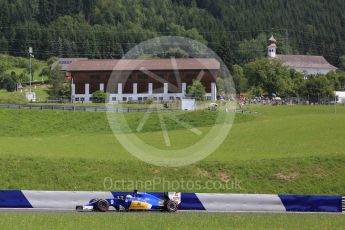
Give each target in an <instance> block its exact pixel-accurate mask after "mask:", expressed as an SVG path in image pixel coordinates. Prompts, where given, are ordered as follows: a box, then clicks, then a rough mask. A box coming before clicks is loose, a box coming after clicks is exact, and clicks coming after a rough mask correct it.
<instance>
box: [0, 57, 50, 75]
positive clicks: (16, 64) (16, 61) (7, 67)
mask: <svg viewBox="0 0 345 230" xmlns="http://www.w3.org/2000/svg"><path fill="white" fill-rule="evenodd" d="M29 66H30V64H29V58H24V57H13V56H9V55H4V54H0V67H1V68H2V69H3V70H4V71H5V73H7V74H11V73H12V72H15V73H16V75H17V76H20V75H21V74H24V75H25V76H26V78H27V79H29V76H30V75H29V73H30V72H29V71H30V69H29ZM45 67H47V63H46V62H44V61H40V60H36V59H32V72H33V75H32V77H33V78H32V79H33V81H36V82H42V76H40V73H41V71H42V69H44V68H45ZM43 80H47V76H43Z"/></svg>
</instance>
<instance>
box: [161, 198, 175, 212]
mask: <svg viewBox="0 0 345 230" xmlns="http://www.w3.org/2000/svg"><path fill="white" fill-rule="evenodd" d="M164 208H165V210H166V211H167V212H176V211H177V209H178V205H177V203H176V202H174V201H172V200H167V201H166V202H165V205H164Z"/></svg>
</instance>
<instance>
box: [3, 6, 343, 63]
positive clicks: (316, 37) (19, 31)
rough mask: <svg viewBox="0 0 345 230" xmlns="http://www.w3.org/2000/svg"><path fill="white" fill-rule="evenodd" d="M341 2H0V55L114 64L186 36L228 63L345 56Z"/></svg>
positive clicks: (333, 58) (331, 60) (337, 58)
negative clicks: (163, 40) (154, 41)
mask: <svg viewBox="0 0 345 230" xmlns="http://www.w3.org/2000/svg"><path fill="white" fill-rule="evenodd" d="M344 12H345V1H344V0H330V1H324V0H304V1H300V0H145V1H144V0H0V52H1V53H7V54H10V55H14V56H25V55H27V47H29V46H32V47H33V48H34V51H35V57H36V58H39V59H47V58H49V57H51V56H60V57H89V58H119V57H121V56H122V55H123V54H124V53H126V52H127V51H128V50H129V49H130V48H132V47H133V46H135V45H136V44H138V43H140V42H141V41H144V40H147V39H149V38H153V37H156V36H163V35H178V36H185V37H190V38H192V39H196V40H198V41H200V42H202V43H204V44H206V45H207V46H208V47H210V48H211V49H213V50H215V51H216V52H217V53H218V54H219V55H220V56H221V58H223V60H224V61H225V62H226V63H227V64H228V65H229V66H232V65H233V64H235V63H238V64H243V63H245V62H248V61H251V60H253V59H254V58H255V57H258V56H262V55H264V54H265V43H266V39H267V37H268V36H269V35H270V34H272V33H273V34H275V35H276V37H277V39H278V41H279V46H280V49H279V52H281V53H295V54H321V55H324V56H325V57H326V58H327V59H328V60H329V61H330V62H331V63H333V64H335V65H338V64H339V57H340V56H342V55H344V54H345V29H344V28H345V14H344Z"/></svg>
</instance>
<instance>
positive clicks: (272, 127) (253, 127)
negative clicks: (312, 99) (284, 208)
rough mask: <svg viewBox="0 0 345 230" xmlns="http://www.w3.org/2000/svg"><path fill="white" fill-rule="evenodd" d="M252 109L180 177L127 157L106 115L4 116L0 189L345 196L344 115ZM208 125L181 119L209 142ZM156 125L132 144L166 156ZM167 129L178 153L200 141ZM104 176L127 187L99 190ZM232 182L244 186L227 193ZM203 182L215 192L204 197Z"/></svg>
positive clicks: (135, 117)
mask: <svg viewBox="0 0 345 230" xmlns="http://www.w3.org/2000/svg"><path fill="white" fill-rule="evenodd" d="M251 109H252V110H255V111H257V112H258V113H257V114H238V115H237V116H236V119H235V123H234V125H233V128H232V131H231V133H230V135H229V136H228V137H227V139H226V141H225V142H224V143H223V144H222V145H221V146H220V148H219V149H217V150H216V152H215V153H213V154H212V155H210V156H209V157H208V158H207V159H205V160H203V161H201V162H198V163H196V164H194V165H192V166H187V167H182V168H176V169H174V168H164V167H155V166H152V165H148V164H146V163H143V162H140V161H138V160H137V159H136V158H134V157H133V156H132V155H130V154H129V153H128V152H127V151H126V150H125V149H124V148H123V147H122V146H121V145H120V144H119V142H118V141H117V140H116V139H115V137H114V136H113V135H112V133H111V130H110V128H109V127H108V123H107V120H106V114H103V113H85V112H57V111H18V110H8V109H3V110H0V118H1V122H0V146H1V150H0V158H1V163H0V164H1V167H0V174H1V175H2V179H1V182H2V183H1V184H2V189H52V190H55V189H58V190H109V189H111V190H132V189H134V188H133V184H131V182H132V181H152V180H153V179H154V178H158V179H159V178H160V179H162V178H164V179H166V180H167V181H174V180H181V179H184V180H190V181H199V182H200V186H198V187H197V186H195V187H190V188H180V189H179V190H181V191H198V192H230V193H301V194H310V193H313V194H344V193H345V189H344V182H343V178H344V176H345V173H344V172H345V170H344V169H345V157H344V155H343V154H344V153H345V152H344V149H345V142H344V135H343V130H345V127H344V126H345V123H344V122H343V120H344V118H345V107H338V110H337V114H334V113H333V108H332V107H327V106H308V107H307V106H295V107H270V106H268V107H252V108H251ZM142 115H143V114H141V113H133V114H127V119H128V121H130V123H131V124H137V123H138V121H139V120H140V118H141V117H142ZM213 116H215V114H214V113H209V112H205V113H200V114H191V115H189V116H186V115H182V117H183V119H184V120H185V121H186V122H191V123H192V124H193V125H194V126H195V127H198V128H199V129H200V130H202V131H203V132H205V133H206V132H207V131H208V130H209V126H208V125H211V124H212V121H213V118H214V117H213ZM181 119H182V118H181ZM156 120H157V119H156V118H155V117H154V116H153V117H152V121H150V122H148V125H147V127H144V130H143V131H144V132H142V133H140V134H138V135H139V136H140V138H142V139H143V140H146V141H147V142H150V141H151V142H150V143H152V144H153V145H155V146H157V147H160V148H163V147H164V140H163V137H162V133H161V132H160V131H158V130H159V129H160V127H157V124H159V123H157V121H156ZM134 127H136V126H135V125H134ZM167 127H168V130H170V131H169V136H170V137H171V140H172V143H174V144H175V145H174V146H173V147H174V148H183V147H185V146H188V145H189V144H190V143H192V142H194V141H196V140H197V139H195V137H193V136H192V135H190V132H189V131H186V130H183V129H182V128H181V127H179V126H176V125H175V126H174V125H173V124H169V123H168V125H167ZM123 135H126V134H123ZM176 143H178V144H176ZM186 154H188V153H186ZM133 169H136V170H133ZM106 177H110V178H111V180H112V181H116V180H122V179H124V180H125V185H124V186H120V187H118V186H110V187H109V186H108V187H109V188H108V187H107V186H106V187H105V186H104V184H103V182H104V178H106ZM236 180H237V181H240V182H239V184H240V187H238V186H235V187H233V186H231V183H233V182H235V181H236ZM209 181H213V182H215V181H216V183H218V184H219V186H218V187H210V188H207V186H206V185H207V183H208V182H209ZM229 184H230V187H229ZM127 185H128V186H127ZM137 188H138V189H141V190H147V191H161V190H169V188H166V185H164V184H158V185H156V186H155V187H152V186H151V187H147V186H145V184H144V185H143V184H141V185H138V186H137Z"/></svg>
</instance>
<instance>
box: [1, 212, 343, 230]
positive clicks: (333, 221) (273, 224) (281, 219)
mask: <svg viewBox="0 0 345 230" xmlns="http://www.w3.org/2000/svg"><path fill="white" fill-rule="evenodd" d="M191 220H193V221H191ZM14 223H15V224H14ZM344 225H345V219H344V217H343V216H342V215H318V214H315V215H310V214H302V215H297V214H285V215H283V214H255V215H254V214H210V213H199V214H192V213H176V214H162V213H145V214H143V213H134V214H133V213H130V214H126V213H122V214H113V213H110V214H91V215H90V214H82V215H71V214H28V213H24V214H0V228H1V229H152V230H154V229H188V230H192V229H197V230H200V229H216V230H221V229H253V230H254V229H255V230H261V229H262V230H266V229H274V230H275V229H277V230H284V229H289V230H290V229H301V230H304V229H323V230H327V229H344Z"/></svg>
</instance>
